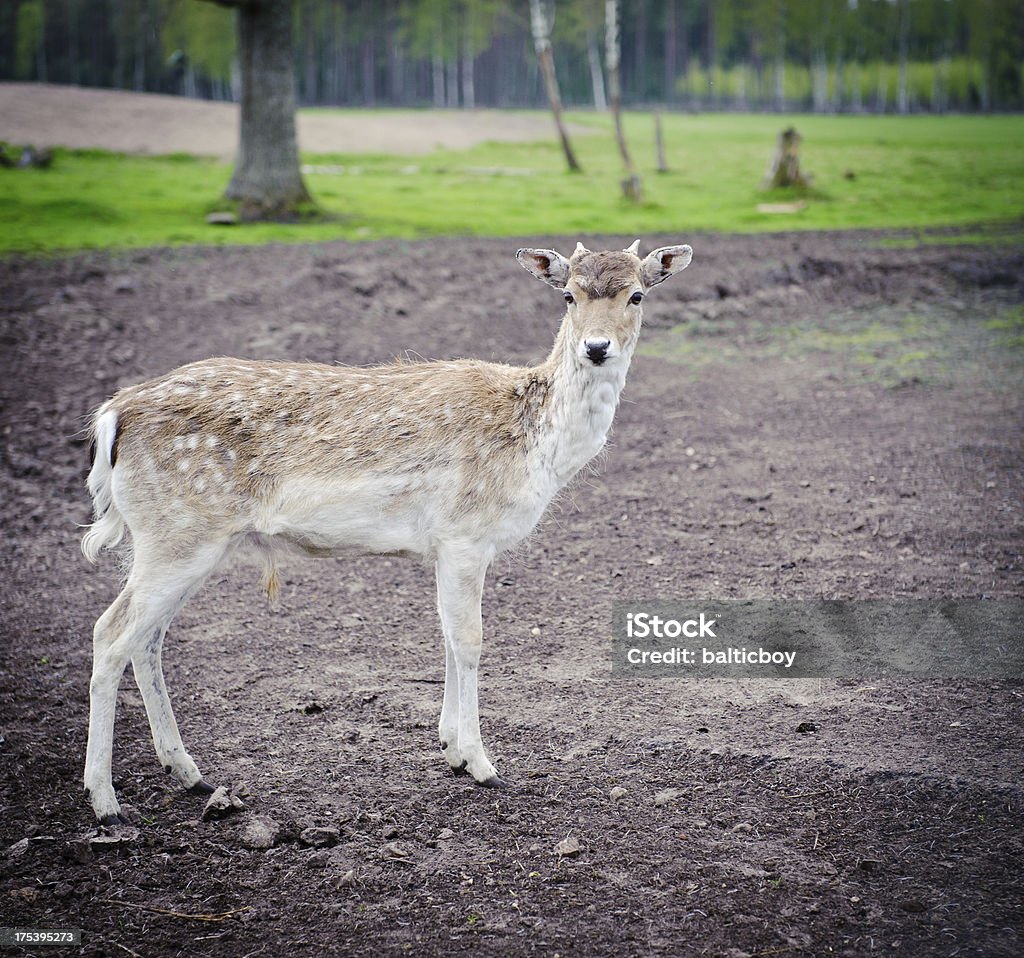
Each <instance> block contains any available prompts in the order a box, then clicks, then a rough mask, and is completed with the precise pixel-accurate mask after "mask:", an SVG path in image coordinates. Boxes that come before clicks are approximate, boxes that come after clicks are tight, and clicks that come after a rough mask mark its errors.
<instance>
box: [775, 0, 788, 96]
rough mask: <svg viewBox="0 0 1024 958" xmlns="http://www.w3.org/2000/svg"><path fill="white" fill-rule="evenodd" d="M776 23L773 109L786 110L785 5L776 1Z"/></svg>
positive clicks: (783, 0) (782, 0)
mask: <svg viewBox="0 0 1024 958" xmlns="http://www.w3.org/2000/svg"><path fill="white" fill-rule="evenodd" d="M778 4H779V5H778V8H777V13H778V22H777V23H776V34H775V109H776V110H777V111H778V112H779V113H783V112H785V109H786V3H785V0H778Z"/></svg>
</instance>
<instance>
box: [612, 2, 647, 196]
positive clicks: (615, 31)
mask: <svg viewBox="0 0 1024 958" xmlns="http://www.w3.org/2000/svg"><path fill="white" fill-rule="evenodd" d="M604 18H605V29H606V31H607V33H606V34H605V41H604V55H605V57H606V59H607V62H608V95H609V99H610V100H611V106H612V116H613V117H614V119H615V139H616V142H617V143H618V144H619V155H620V156H621V157H622V165H623V166H624V167H625V169H626V178H625V179H624V180H623V181H622V193H623V195H624V196H625V197H626V199H627V200H631V201H632V202H634V203H639V202H640V200H641V199H642V198H643V186H642V184H641V182H640V177H639V176H638V175H637V172H636V167H635V166H633V159H632V157H631V156H630V155H629V147H627V146H626V137H625V134H624V133H623V132H622V82H621V80H620V79H619V3H618V0H606V2H605V5H604Z"/></svg>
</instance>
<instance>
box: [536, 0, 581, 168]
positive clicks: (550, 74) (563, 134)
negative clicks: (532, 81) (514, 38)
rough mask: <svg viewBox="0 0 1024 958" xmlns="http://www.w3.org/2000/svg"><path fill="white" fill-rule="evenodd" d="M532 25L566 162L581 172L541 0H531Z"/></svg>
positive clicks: (549, 101)
mask: <svg viewBox="0 0 1024 958" xmlns="http://www.w3.org/2000/svg"><path fill="white" fill-rule="evenodd" d="M530 26H531V28H532V30H533V47H534V49H535V50H536V51H537V62H538V63H539V64H540V70H541V73H542V74H543V75H544V86H545V88H546V89H547V93H548V103H550V104H551V113H552V115H553V116H554V118H555V126H556V127H557V128H558V138H559V139H560V140H561V142H562V152H563V153H565V162H566V163H567V164H568V165H569V172H570V173H579V172H581V169H582V168H581V167H580V164H579V162H578V161H577V159H576V154H575V153H573V151H572V144H571V143H570V142H569V131H568V130H566V128H565V123H564V121H563V120H562V96H561V94H560V93H559V91H558V77H557V75H556V74H555V58H554V56H553V55H552V53H551V25H550V24H549V23H548V18H547V15H546V14H545V12H544V7H543V5H542V3H541V0H530Z"/></svg>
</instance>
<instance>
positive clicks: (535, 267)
mask: <svg viewBox="0 0 1024 958" xmlns="http://www.w3.org/2000/svg"><path fill="white" fill-rule="evenodd" d="M516 259H517V260H519V265H520V266H522V267H523V269H528V270H529V271H530V272H531V273H533V275H534V276H536V277H537V279H540V280H543V281H544V282H545V283H547V284H548V286H554V287H555V289H565V284H566V283H568V282H569V261H568V260H567V259H566V258H565V257H564V256H562V254H561V253H556V252H555V251H554V250H553V249H521V250H519V252H517V253H516Z"/></svg>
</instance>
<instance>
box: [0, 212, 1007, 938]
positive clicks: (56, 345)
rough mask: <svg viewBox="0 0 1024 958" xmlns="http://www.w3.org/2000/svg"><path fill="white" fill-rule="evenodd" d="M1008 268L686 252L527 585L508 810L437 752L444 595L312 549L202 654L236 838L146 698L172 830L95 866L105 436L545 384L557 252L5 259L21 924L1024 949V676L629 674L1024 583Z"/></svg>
mask: <svg viewBox="0 0 1024 958" xmlns="http://www.w3.org/2000/svg"><path fill="white" fill-rule="evenodd" d="M632 239H633V237H631V236H630V237H615V238H611V239H608V238H604V239H598V238H592V239H591V240H590V241H589V242H588V245H591V246H593V247H600V246H603V245H609V244H612V243H614V244H617V245H618V246H623V245H625V244H626V243H628V242H629V241H631V240H632ZM675 239H677V237H645V238H644V241H643V242H644V247H645V248H648V247H650V246H652V245H655V244H660V243H661V242H668V241H671V240H675ZM1006 239H1007V237H993V242H992V243H991V244H982V245H962V246H961V245H957V243H956V237H955V236H933V237H931V238H930V242H929V244H927V245H924V246H917V245H916V244H915V243H914V242H913V241H912V240H910V239H908V238H907V237H901V236H899V235H896V234H885V235H880V234H803V235H777V236H762V237H722V236H687V237H685V240H687V241H689V242H692V244H693V246H694V249H695V257H694V262H693V265H692V266H691V267H690V269H689V270H688V271H687V272H686V273H684V274H682V276H680V277H678V278H676V279H674V280H673V281H671V282H670V283H667V284H665V285H664V286H662V287H659V288H658V290H657V291H656V292H655V293H653V294H652V295H651V297H650V300H649V303H648V307H647V329H646V330H645V332H644V349H643V352H642V353H641V354H640V355H638V356H637V358H636V359H635V361H634V365H633V369H632V371H631V374H630V380H629V382H628V384H627V388H626V393H625V396H624V403H623V405H622V407H621V409H620V412H619V415H618V418H617V421H616V427H615V432H614V441H613V442H612V444H611V446H610V449H609V451H608V453H607V455H606V457H605V458H604V461H603V462H602V464H601V465H600V467H599V468H598V469H597V470H596V472H595V473H594V474H593V475H592V476H590V477H588V478H586V479H585V480H584V481H582V482H580V483H579V484H577V486H576V487H575V488H574V490H573V492H572V494H571V495H568V496H566V497H565V499H564V500H563V501H562V502H561V504H560V505H559V506H558V507H557V508H555V509H553V510H552V512H551V514H550V515H549V517H548V518H547V520H546V521H545V522H544V524H543V526H542V528H541V529H540V530H539V532H538V533H537V535H536V536H535V537H534V538H533V540H532V541H531V542H529V543H528V544H527V545H526V546H524V547H523V549H522V550H521V551H520V553H519V554H518V555H516V556H512V557H508V558H505V559H503V560H501V561H499V562H498V563H496V565H495V566H494V568H493V570H492V572H491V574H490V575H489V577H488V584H487V590H486V594H485V646H484V663H483V674H482V722H483V728H484V737H485V742H486V743H487V744H488V746H489V748H490V752H491V756H492V758H493V759H494V760H495V763H496V764H497V766H498V768H499V770H500V771H501V772H502V774H503V775H504V776H505V777H506V778H507V779H508V780H509V781H510V782H511V784H512V787H511V788H509V789H508V790H505V791H491V790H485V789H480V788H475V787H473V786H472V785H471V784H469V783H467V781H466V780H465V779H457V778H454V777H452V776H451V775H450V774H449V773H447V772H446V766H445V764H444V762H443V760H442V759H441V756H440V754H439V752H438V750H437V746H436V718H437V712H438V710H439V707H440V696H441V682H442V674H443V667H442V655H441V649H440V637H439V629H438V627H437V626H436V624H435V620H434V612H433V604H434V599H433V587H432V584H431V576H430V571H429V570H428V569H425V568H423V567H421V566H419V565H417V564H415V563H411V562H402V561H400V560H396V559H387V558H365V559H355V560H349V561H345V562H341V561H321V562H314V561H296V563H295V564H294V565H292V566H291V567H290V568H289V569H288V570H287V572H286V578H285V584H284V589H283V604H282V608H281V609H280V610H279V611H273V610H271V609H270V608H268V607H267V606H266V604H265V602H264V601H263V599H262V597H261V595H260V594H259V590H258V586H257V580H258V571H257V570H256V569H255V568H252V567H250V566H247V565H244V564H241V565H238V566H236V567H233V568H231V569H229V570H227V571H225V572H224V573H222V574H218V575H217V576H216V577H215V578H214V579H213V580H212V581H211V582H209V583H208V585H207V586H206V587H205V588H204V590H203V591H202V592H201V593H200V595H199V596H198V597H197V598H195V599H194V600H193V601H192V603H191V604H190V605H189V606H187V607H186V609H185V610H184V611H183V612H182V613H181V615H180V616H179V617H178V619H177V620H176V621H175V623H174V625H173V626H172V629H171V632H170V635H169V637H168V647H167V651H166V654H165V667H166V670H167V673H168V682H169V686H170V689H171V694H172V698H173V699H174V701H175V703H176V708H177V713H178V719H179V722H180V724H181V725H182V728H183V734H184V738H185V741H186V744H187V745H188V747H189V749H190V750H191V752H192V754H193V755H194V756H195V757H196V759H197V761H198V762H199V764H200V767H201V768H202V769H203V771H204V774H205V776H206V777H207V779H209V780H210V781H211V782H213V783H214V784H218V785H220V784H224V785H229V786H235V787H237V788H238V789H239V791H240V792H242V793H244V796H245V797H244V802H245V805H246V809H245V810H242V811H238V812H236V813H235V814H233V815H230V816H228V817H226V818H224V819H222V820H213V821H201V820H200V813H201V812H202V810H203V801H202V800H201V799H198V798H195V797H193V796H190V795H186V794H183V793H181V792H179V790H178V789H177V788H176V787H174V786H173V785H172V783H170V782H169V780H168V779H167V778H166V776H165V775H164V774H163V772H162V770H161V769H160V767H159V765H158V763H157V761H156V759H155V757H154V755H153V754H152V750H151V745H150V743H149V738H148V731H147V728H146V722H145V716H144V712H143V708H142V703H141V699H140V697H139V695H138V693H137V691H136V690H135V688H134V687H133V686H132V684H131V682H130V679H129V678H128V677H126V681H125V683H124V685H123V689H122V692H121V697H120V704H119V714H118V731H117V739H116V745H115V756H114V775H115V784H116V785H117V787H118V790H119V794H120V796H121V799H122V802H124V803H126V804H128V805H130V806H131V807H132V808H133V809H134V812H133V814H134V816H135V819H136V822H137V828H138V832H137V835H135V836H134V837H132V835H131V833H130V832H129V833H127V838H128V839H129V840H126V841H124V842H121V843H116V844H90V842H89V840H88V839H89V838H90V836H93V837H94V836H96V834H97V833H96V831H95V829H94V828H93V823H92V820H91V812H90V810H89V808H88V806H87V805H86V803H85V801H84V799H83V796H82V793H81V785H80V777H81V766H82V759H83V753H84V747H85V727H86V711H87V690H88V675H89V668H90V657H91V650H90V630H91V628H92V624H93V622H94V620H95V619H96V617H97V616H98V615H99V614H100V613H101V612H102V610H103V609H104V608H105V606H106V605H107V604H108V603H109V602H110V601H111V600H112V598H113V597H114V595H115V594H116V589H117V582H118V572H117V566H116V561H115V560H114V559H111V558H108V559H106V560H105V561H104V562H103V563H102V564H101V565H100V566H99V567H95V568H94V567H90V566H89V565H88V564H87V563H86V562H85V560H84V559H83V558H82V556H81V554H80V553H79V550H78V536H79V529H78V528H77V525H78V524H80V523H83V522H85V521H86V520H87V517H88V508H89V507H88V502H87V498H86V494H85V490H84V479H85V474H86V471H87V460H88V452H87V449H86V447H85V445H84V440H83V435H82V433H81V431H80V429H81V427H82V425H83V423H84V419H85V416H86V415H87V413H88V412H89V411H90V410H91V409H92V408H93V407H94V406H95V405H96V404H98V403H99V402H100V401H102V400H103V399H104V398H105V397H107V396H108V395H109V394H110V393H111V392H112V391H113V390H114V389H115V388H116V387H117V386H119V385H121V384H125V383H131V382H135V381H138V380H140V379H142V378H145V377H148V376H152V375H155V374H157V373H161V372H164V371H166V370H167V369H169V368H171V367H173V366H176V365H178V364H180V363H183V362H186V361H189V360H193V359H198V358H201V357H206V356H210V355H216V354H236V355H242V356H250V357H260V358H290V359H315V360H321V361H326V362H335V361H337V362H346V363H369V362H376V361H381V360H387V359H390V358H391V357H393V356H395V355H401V354H404V352H405V351H406V350H410V351H413V354H414V355H421V356H424V357H428V358H434V357H449V356H478V357H483V358H494V359H500V360H506V361H515V362H528V361H532V360H538V359H540V358H542V356H543V355H544V353H545V352H546V350H547V348H548V346H549V344H550V342H551V339H552V337H553V334H554V330H555V328H556V324H557V320H558V318H559V316H560V314H561V300H560V297H559V296H558V294H557V293H556V292H555V291H552V290H549V289H547V288H546V287H544V286H542V285H541V284H539V283H537V282H535V281H534V280H532V279H531V278H530V277H529V276H528V275H527V274H526V273H524V272H523V271H522V270H521V269H520V268H519V267H518V266H517V265H516V263H515V261H514V259H513V253H514V250H515V249H516V247H517V245H539V243H538V238H537V237H524V238H523V239H522V240H521V241H519V242H517V241H515V240H508V241H506V240H482V239H471V240H469V239H467V240H444V241H437V240H435V241H429V242H422V243H398V242H391V243H378V244H370V245H358V246H356V245H346V244H336V245H323V246H317V247H301V246H293V247H282V248H261V249H256V248H252V249H203V250H196V249H177V250H153V251H144V252H132V253H126V254H118V255H99V254H97V255H89V256H81V257H75V258H67V259H53V260H36V261H27V260H18V259H14V260H7V261H4V262H2V263H0V324H2V325H0V333H2V339H0V357H2V359H0V361H2V365H3V368H2V370H0V390H2V397H3V408H2V427H0V428H2V435H3V447H2V448H3V452H2V460H0V464H2V465H0V510H2V513H0V514H2V523H3V541H2V545H0V549H2V552H0V560H2V562H3V572H4V575H3V580H2V586H0V588H2V603H3V618H2V623H0V630H2V639H0V735H2V740H0V803H2V814H0V843H2V846H3V848H4V849H7V848H8V846H11V847H10V849H9V850H7V851H4V852H2V853H0V925H5V926H15V927H50V928H80V929H82V932H83V937H82V941H83V945H82V953H83V954H86V955H101V954H102V955H116V956H123V955H126V954H129V955H142V956H155V955H158V956H164V955H178V954H190V955H195V954H199V955H215V956H243V955H268V956H278V955H286V954H287V955H314V954H318V955H324V954H326V955H370V954H383V955H392V954H407V953H408V954H425V955H434V954H445V955H462V954H477V953H487V954H492V955H514V956H517V955H548V956H550V955H555V954H559V955H608V956H623V955H664V956H677V955H713V956H721V958H742V956H753V955H757V956H766V955H801V956H802V955H813V956H821V955H831V954H836V955H876V954H877V955H907V956H930V955H936V956H937V955H985V956H996V955H1005V956H1011V955H1019V954H1021V953H1024V941H1022V937H1024V894H1022V893H1024V882H1022V877H1021V876H1022V872H1021V864H1020V863H1021V861H1022V860H1024V838H1022V834H1024V833H1022V824H1024V819H1022V803H1024V791H1022V781H1021V771H1022V766H1024V751H1022V743H1024V727H1022V720H1021V713H1022V706H1024V686H1022V685H1021V684H1019V683H1012V682H996V681H980V680H972V681H967V680H963V681H960V680H957V681H938V680H932V681H909V680H901V681H891V680H890V681H875V680H872V678H871V677H866V678H865V679H863V680H856V681H855V680H805V681H788V682H787V681H778V682H768V681H761V682H755V681H745V682H739V681H730V682H725V681H717V682H716V681H705V682H688V681H684V680H662V681H647V682H643V681H637V680H633V681H624V680H620V679H616V678H613V677H612V676H611V672H610V665H609V630H610V618H611V604H612V601H613V599H616V598H621V597H627V598H684V597H787V598H801V597H819V596H825V597H838V598H899V597H914V598H925V597H939V596H956V597H980V596H989V597H994V598H1000V597H1020V596H1021V595H1022V594H1024V561H1022V558H1021V553H1022V551H1024V550H1022V537H1021V511H1022V483H1024V479H1022V477H1024V454H1022V448H1021V437H1022V435H1024V433H1022V425H1024V422H1022V419H1024V417H1022V401H1021V397H1022V393H1021V385H1022V370H1024V359H1022V356H1024V353H1022V348H1021V328H1020V327H1021V303H1022V301H1024V289H1022V285H1021V280H1022V276H1024V254H1022V252H1021V245H1020V243H1019V231H1018V232H1017V234H1016V242H1010V243H1007V242H1006ZM1011 239H1012V237H1011ZM575 240H576V237H572V238H561V239H557V240H553V241H551V242H552V243H554V244H557V245H560V246H562V247H564V248H567V249H571V248H572V245H573V244H574V243H575ZM801 729H802V731H801ZM616 786H619V787H621V788H624V789H625V795H624V796H622V797H619V798H618V799H617V800H613V798H612V797H611V796H610V791H611V790H612V789H613V788H615V787H616ZM616 794H619V793H616ZM260 820H263V826H264V834H265V835H266V834H269V835H270V836H271V838H273V839H274V845H273V847H271V848H269V849H259V848H252V847H249V846H250V845H252V844H254V843H257V842H256V840H255V839H254V833H255V827H256V825H259V823H260ZM266 820H272V822H268V821H266ZM311 827H313V828H321V829H328V831H326V832H323V831H322V832H320V833H318V835H314V834H313V833H309V832H306V833H305V840H303V838H302V837H301V836H302V834H303V832H304V830H306V829H308V828H311ZM329 829H336V830H337V832H336V833H335V832H331V831H329ZM567 838H568V839H574V840H575V842H576V843H578V845H579V851H578V852H576V853H575V854H566V855H559V854H558V853H557V852H556V846H558V845H559V843H560V842H562V841H563V840H565V839H567ZM26 839H27V841H26ZM268 840H269V839H268ZM310 841H312V842H313V843H314V844H312V845H311V844H309V842H310ZM317 842H326V843H327V844H326V845H325V846H323V847H317V844H316V843H317ZM567 847H568V846H564V845H563V846H562V849H563V850H566V849H567ZM69 950H70V951H73V950H74V949H69ZM47 953H51V954H52V953H57V954H59V953H61V952H60V951H59V950H56V951H52V952H47Z"/></svg>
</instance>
